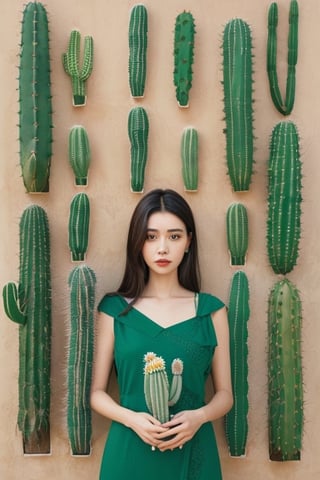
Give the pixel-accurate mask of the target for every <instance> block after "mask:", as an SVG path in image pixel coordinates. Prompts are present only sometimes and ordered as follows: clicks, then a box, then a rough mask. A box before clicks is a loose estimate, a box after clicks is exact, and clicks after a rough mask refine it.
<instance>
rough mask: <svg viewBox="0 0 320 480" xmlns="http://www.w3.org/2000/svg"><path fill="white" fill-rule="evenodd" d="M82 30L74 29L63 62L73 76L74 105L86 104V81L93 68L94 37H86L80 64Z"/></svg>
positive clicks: (66, 70)
mask: <svg viewBox="0 0 320 480" xmlns="http://www.w3.org/2000/svg"><path fill="white" fill-rule="evenodd" d="M80 40H81V38H80V32H78V30H72V32H71V34H70V40H69V45H68V50H67V52H66V53H63V54H62V64H63V67H64V70H65V72H66V73H67V74H68V75H69V76H70V77H71V82H72V93H73V105H74V106H75V107H81V106H83V105H85V104H86V99H87V93H86V81H87V80H88V78H89V76H90V75H91V73H92V69H93V38H92V37H91V36H90V35H87V36H86V37H85V38H84V51H83V63H82V66H80Z"/></svg>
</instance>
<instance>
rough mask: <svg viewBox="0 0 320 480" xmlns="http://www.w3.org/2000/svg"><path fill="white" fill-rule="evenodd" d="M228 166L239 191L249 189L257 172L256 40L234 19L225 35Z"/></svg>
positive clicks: (224, 82) (225, 106) (224, 66)
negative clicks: (254, 100) (255, 130)
mask: <svg viewBox="0 0 320 480" xmlns="http://www.w3.org/2000/svg"><path fill="white" fill-rule="evenodd" d="M222 47H223V88H224V112H225V122H226V128H225V135H226V154H227V166H228V174H229V177H230V181H231V184H232V187H233V190H234V191H235V192H240V191H246V190H249V186H250V183H251V176H252V170H253V120H252V103H253V100H252V53H251V50H252V41H251V32H250V28H249V26H248V24H247V23H246V22H244V21H243V20H242V19H240V18H236V19H233V20H230V21H229V22H228V23H227V25H226V26H225V28H224V33H223V45H222Z"/></svg>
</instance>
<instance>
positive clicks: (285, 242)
mask: <svg viewBox="0 0 320 480" xmlns="http://www.w3.org/2000/svg"><path fill="white" fill-rule="evenodd" d="M268 177H269V180H268V193H269V194H268V220H267V247H268V256H269V262H270V265H271V267H272V269H273V271H274V272H275V273H281V274H283V275H285V274H287V273H289V272H291V270H292V269H293V268H294V266H295V265H296V263H297V258H298V253H299V240H300V230H301V220H300V217H301V199H302V198H301V161H300V152H299V136H298V131H297V128H296V126H295V124H294V123H293V122H279V123H278V124H277V125H276V126H275V127H274V129H273V131H272V136H271V142H270V156H269V165H268Z"/></svg>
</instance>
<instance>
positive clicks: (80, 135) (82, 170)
mask: <svg viewBox="0 0 320 480" xmlns="http://www.w3.org/2000/svg"><path fill="white" fill-rule="evenodd" d="M90 160H91V155H90V144H89V138H88V134H87V131H86V129H85V128H84V127H83V126H82V125H74V126H73V127H72V129H71V130H70V133H69V163H70V165H71V168H72V170H73V173H74V175H75V183H76V185H81V186H86V185H87V184H88V170H89V165H90Z"/></svg>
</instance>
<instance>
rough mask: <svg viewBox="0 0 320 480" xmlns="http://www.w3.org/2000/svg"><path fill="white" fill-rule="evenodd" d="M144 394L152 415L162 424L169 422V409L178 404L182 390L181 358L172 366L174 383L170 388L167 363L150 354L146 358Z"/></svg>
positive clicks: (174, 361)
mask: <svg viewBox="0 0 320 480" xmlns="http://www.w3.org/2000/svg"><path fill="white" fill-rule="evenodd" d="M144 362H145V366H144V394H145V399H146V404H147V407H148V409H149V410H150V412H151V413H152V415H153V416H154V417H155V418H157V419H158V420H159V422H161V423H165V422H167V421H168V420H169V418H170V414H169V407H170V406H173V405H175V404H176V403H177V401H178V400H179V398H180V395H181V390H182V372H183V363H182V361H181V360H180V359H179V358H176V359H175V360H173V362H172V364H171V371H172V382H171V386H169V381H168V376H167V372H166V368H165V362H164V360H163V358H162V357H158V356H156V354H155V353H153V352H148V353H147V354H146V355H145V356H144Z"/></svg>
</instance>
